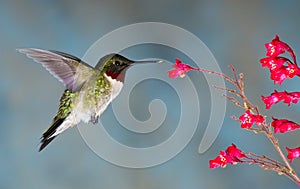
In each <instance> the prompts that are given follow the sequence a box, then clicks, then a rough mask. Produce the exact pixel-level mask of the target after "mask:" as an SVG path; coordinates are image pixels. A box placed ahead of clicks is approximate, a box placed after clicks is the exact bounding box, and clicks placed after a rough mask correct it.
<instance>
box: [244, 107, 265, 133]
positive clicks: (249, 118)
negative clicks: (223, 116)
mask: <svg viewBox="0 0 300 189" xmlns="http://www.w3.org/2000/svg"><path fill="white" fill-rule="evenodd" d="M239 120H240V121H241V122H242V124H241V127H242V128H247V129H249V128H250V127H251V126H252V125H253V124H254V123H255V122H256V125H261V124H262V123H263V122H264V120H265V119H264V117H263V116H261V115H254V114H251V112H250V110H247V111H246V112H245V113H243V114H242V115H241V116H240V118H239Z"/></svg>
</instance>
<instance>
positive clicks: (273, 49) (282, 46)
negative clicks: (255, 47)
mask: <svg viewBox="0 0 300 189" xmlns="http://www.w3.org/2000/svg"><path fill="white" fill-rule="evenodd" d="M265 47H266V49H267V52H266V56H267V57H266V58H262V59H260V63H261V64H262V67H267V68H269V69H270V73H271V76H270V77H271V79H272V80H273V81H274V82H275V83H278V84H279V85H281V84H282V82H283V81H284V80H286V79H289V78H293V77H295V76H299V75H300V68H299V67H298V66H297V62H296V55H295V53H294V51H293V50H292V48H291V47H290V46H289V45H288V44H286V43H284V42H282V41H281V40H280V39H279V36H278V35H276V37H275V38H274V39H273V40H272V41H271V42H270V43H266V44H265ZM285 52H287V53H289V54H290V55H291V57H292V59H293V61H291V60H289V59H288V58H286V57H282V56H279V55H281V54H283V53H285Z"/></svg>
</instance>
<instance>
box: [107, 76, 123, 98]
mask: <svg viewBox="0 0 300 189" xmlns="http://www.w3.org/2000/svg"><path fill="white" fill-rule="evenodd" d="M104 76H105V77H106V78H107V80H108V81H109V83H110V84H111V86H112V88H111V90H112V91H111V95H112V97H111V100H113V99H115V98H116V97H117V96H118V95H119V94H120V92H121V90H122V87H123V82H121V81H118V80H116V79H112V78H111V77H110V76H108V75H106V74H104Z"/></svg>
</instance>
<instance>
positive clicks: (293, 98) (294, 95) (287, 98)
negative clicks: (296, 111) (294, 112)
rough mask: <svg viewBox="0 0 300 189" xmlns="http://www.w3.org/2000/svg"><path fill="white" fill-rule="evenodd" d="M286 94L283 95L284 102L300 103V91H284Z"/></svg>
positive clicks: (288, 103)
mask: <svg viewBox="0 0 300 189" xmlns="http://www.w3.org/2000/svg"><path fill="white" fill-rule="evenodd" d="M283 93H284V95H283V96H282V98H283V102H284V103H286V104H287V105H288V106H289V105H290V104H291V103H294V104H296V103H298V101H299V99H300V92H290V93H289V92H286V91H284V92H283Z"/></svg>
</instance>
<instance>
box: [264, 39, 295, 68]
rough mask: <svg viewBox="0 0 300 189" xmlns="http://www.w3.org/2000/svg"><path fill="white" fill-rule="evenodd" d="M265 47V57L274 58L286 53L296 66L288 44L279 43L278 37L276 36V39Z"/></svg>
mask: <svg viewBox="0 0 300 189" xmlns="http://www.w3.org/2000/svg"><path fill="white" fill-rule="evenodd" d="M265 47H266V49H267V53H266V56H269V57H276V56H278V55H280V54H282V53H285V52H288V53H289V54H290V55H291V57H292V58H293V60H294V63H295V64H296V55H295V53H294V51H293V50H292V48H291V47H290V46H289V45H288V44H286V43H284V42H283V41H280V39H279V36H278V35H276V37H275V38H274V39H273V40H272V41H271V42H270V43H266V44H265Z"/></svg>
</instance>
